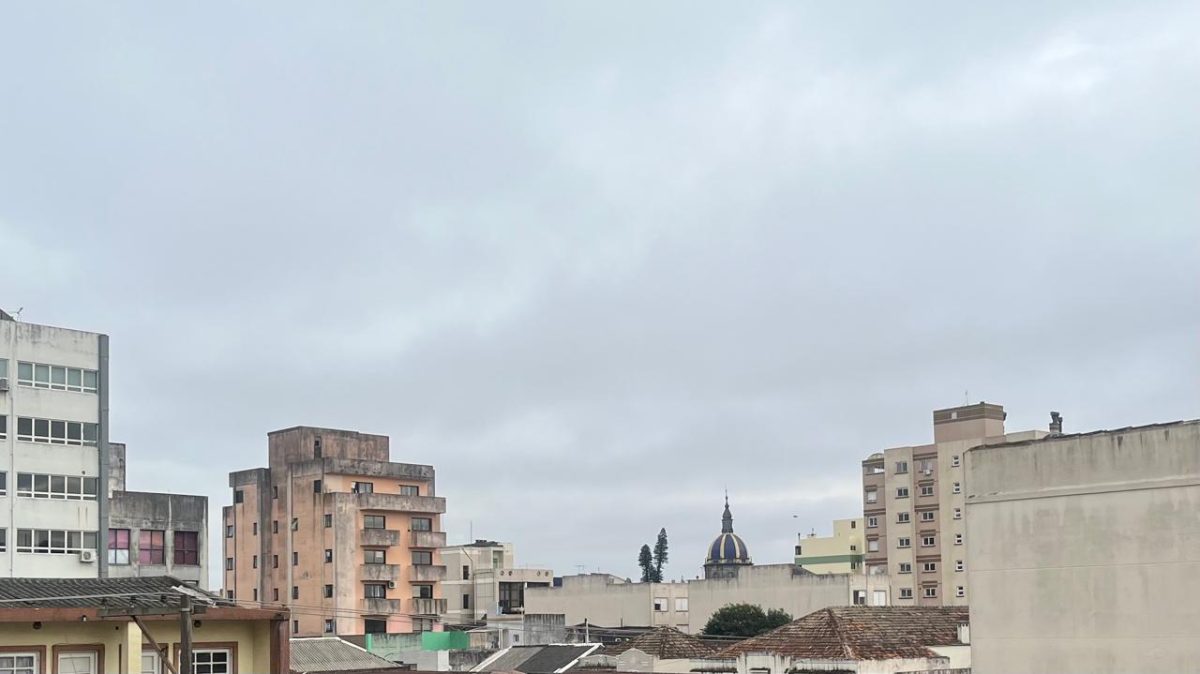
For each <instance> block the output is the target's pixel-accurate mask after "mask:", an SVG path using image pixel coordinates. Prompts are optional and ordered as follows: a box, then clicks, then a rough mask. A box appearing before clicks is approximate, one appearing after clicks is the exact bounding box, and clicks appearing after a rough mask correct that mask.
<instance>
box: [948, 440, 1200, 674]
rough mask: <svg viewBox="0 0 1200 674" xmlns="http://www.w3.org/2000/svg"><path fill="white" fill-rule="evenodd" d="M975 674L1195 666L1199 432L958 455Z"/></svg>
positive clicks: (1199, 646) (1198, 647) (1199, 610)
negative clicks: (964, 488)
mask: <svg viewBox="0 0 1200 674" xmlns="http://www.w3.org/2000/svg"><path fill="white" fill-rule="evenodd" d="M966 472H967V485H968V492H967V521H966V524H967V531H968V533H969V535H970V536H971V540H972V542H971V545H970V547H969V548H968V555H967V557H968V568H969V573H970V578H971V587H972V590H973V595H974V596H973V599H972V601H971V631H972V645H971V648H972V658H971V661H972V667H973V671H974V672H976V674H1000V673H1007V672H1028V673H1031V674H1032V673H1039V672H1046V673H1050V672H1054V673H1055V674H1070V673H1072V672H1079V673H1083V672H1087V673H1089V674H1104V673H1109V672H1114V673H1115V672H1142V673H1153V672H1164V673H1165V672H1184V671H1195V668H1196V666H1197V665H1196V663H1198V662H1200V638H1198V634H1200V631H1198V630H1200V421H1189V422H1177V423H1170V424H1161V425H1155V426H1145V427H1139V428H1128V429H1122V430H1116V431H1102V432H1097V433H1089V434H1081V435H1070V436H1061V437H1049V438H1044V439H1040V440H1036V441H1030V442H1022V443H1016V444H1007V445H1000V446H986V447H978V448H975V449H972V450H970V451H968V452H967V453H966Z"/></svg>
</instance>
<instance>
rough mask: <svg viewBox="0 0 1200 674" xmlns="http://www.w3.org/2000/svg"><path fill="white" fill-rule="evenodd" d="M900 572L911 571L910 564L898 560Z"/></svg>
mask: <svg viewBox="0 0 1200 674" xmlns="http://www.w3.org/2000/svg"><path fill="white" fill-rule="evenodd" d="M900 573H912V564H909V563H908V562H900Z"/></svg>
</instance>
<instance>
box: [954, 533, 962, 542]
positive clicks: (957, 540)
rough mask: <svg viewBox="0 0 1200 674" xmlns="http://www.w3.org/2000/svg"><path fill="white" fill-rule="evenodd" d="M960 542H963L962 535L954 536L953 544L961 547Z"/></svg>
mask: <svg viewBox="0 0 1200 674" xmlns="http://www.w3.org/2000/svg"><path fill="white" fill-rule="evenodd" d="M962 542H963V537H962V534H954V544H955V545H962Z"/></svg>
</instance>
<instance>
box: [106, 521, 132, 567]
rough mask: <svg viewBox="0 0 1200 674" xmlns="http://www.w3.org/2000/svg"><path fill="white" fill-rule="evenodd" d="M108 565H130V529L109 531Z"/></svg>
mask: <svg viewBox="0 0 1200 674" xmlns="http://www.w3.org/2000/svg"><path fill="white" fill-rule="evenodd" d="M108 563H109V564H121V565H124V564H128V563H129V530H128V529H109V530H108Z"/></svg>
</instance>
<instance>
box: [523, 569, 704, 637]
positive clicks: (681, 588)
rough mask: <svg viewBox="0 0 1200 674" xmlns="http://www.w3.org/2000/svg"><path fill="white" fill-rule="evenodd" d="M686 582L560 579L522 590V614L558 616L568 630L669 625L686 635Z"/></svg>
mask: <svg viewBox="0 0 1200 674" xmlns="http://www.w3.org/2000/svg"><path fill="white" fill-rule="evenodd" d="M688 585H689V584H688V583H633V582H630V581H629V580H628V579H624V578H619V577H617V576H613V575H609V574H606V573H588V574H581V575H574V576H564V577H562V578H561V579H560V583H559V585H558V586H555V587H531V588H529V589H528V590H526V591H525V612H526V613H533V614H560V615H563V616H565V617H566V624H567V625H581V624H583V623H584V622H585V621H586V622H587V623H588V624H590V625H599V626H603V627H659V626H664V625H665V626H669V627H674V628H676V629H679V630H681V631H684V632H687V631H689V630H690V627H689V620H688V615H689V611H688Z"/></svg>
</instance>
